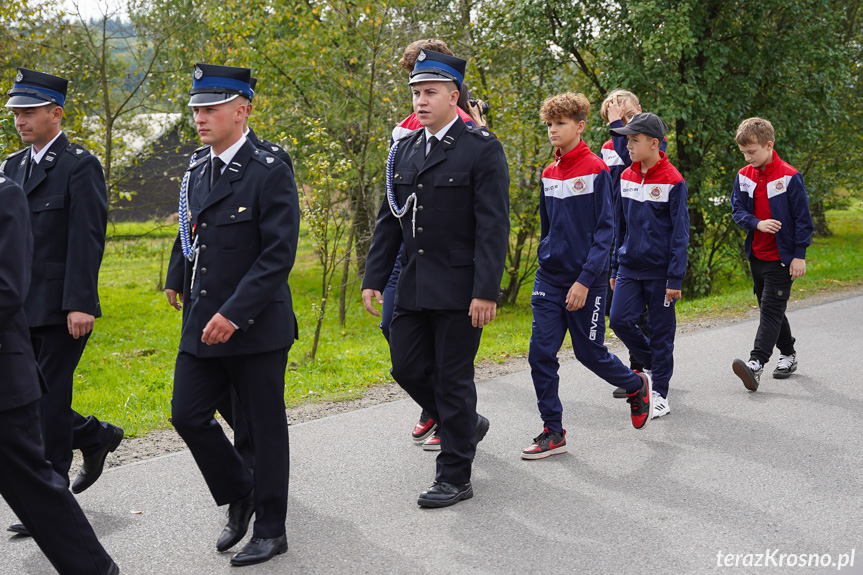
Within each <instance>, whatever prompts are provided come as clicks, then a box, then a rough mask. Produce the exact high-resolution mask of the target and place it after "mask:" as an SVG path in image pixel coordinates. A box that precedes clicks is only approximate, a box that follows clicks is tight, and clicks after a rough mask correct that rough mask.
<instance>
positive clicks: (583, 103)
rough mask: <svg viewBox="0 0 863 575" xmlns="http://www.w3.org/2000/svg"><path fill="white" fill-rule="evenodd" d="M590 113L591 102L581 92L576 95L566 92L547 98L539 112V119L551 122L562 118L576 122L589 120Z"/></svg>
mask: <svg viewBox="0 0 863 575" xmlns="http://www.w3.org/2000/svg"><path fill="white" fill-rule="evenodd" d="M589 113H590V101H589V100H588V99H587V97H586V96H585V95H584V94H582V93H581V92H579V93H577V94H574V93H572V92H565V93H563V94H557V95H556V96H551V97H550V98H546V99H545V101H543V103H542V108H540V110H539V119H540V120H542V121H543V122H551V121H554V120H558V119H560V118H572V119H573V120H575V121H576V122H581V121H582V120H585V121H586V120H587V115H588V114H589Z"/></svg>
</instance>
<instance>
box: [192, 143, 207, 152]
mask: <svg viewBox="0 0 863 575" xmlns="http://www.w3.org/2000/svg"><path fill="white" fill-rule="evenodd" d="M209 149H210V144H204V145H203V146H201V147H200V148H198V149H197V150H195V151H194V152H192V153H193V154H200V153H201V152H203V151H204V150H209Z"/></svg>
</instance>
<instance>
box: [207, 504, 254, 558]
mask: <svg viewBox="0 0 863 575" xmlns="http://www.w3.org/2000/svg"><path fill="white" fill-rule="evenodd" d="M254 513H255V490H254V489H253V490H252V491H250V492H249V494H248V495H246V496H245V497H243V498H242V499H240V500H239V501H234V502H233V503H231V504H230V505H229V506H228V524H227V525H225V529H224V530H223V531H222V534H221V535H219V541H218V542H216V549H217V550H218V551H220V552H221V551H227V550H228V549H230V548H231V547H233V546H234V545H236V544H237V543H239V542H240V540H241V539H242V538H243V537H245V536H246V532H247V531H248V530H249V521H251V519H252V515H253V514H254Z"/></svg>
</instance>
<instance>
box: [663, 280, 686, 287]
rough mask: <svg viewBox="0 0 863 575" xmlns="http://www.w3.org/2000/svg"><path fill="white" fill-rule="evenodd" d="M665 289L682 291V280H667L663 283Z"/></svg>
mask: <svg viewBox="0 0 863 575" xmlns="http://www.w3.org/2000/svg"><path fill="white" fill-rule="evenodd" d="M665 287H666V289H682V288H683V278H668V281H667V282H666V283H665Z"/></svg>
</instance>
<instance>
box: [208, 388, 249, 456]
mask: <svg viewBox="0 0 863 575" xmlns="http://www.w3.org/2000/svg"><path fill="white" fill-rule="evenodd" d="M216 409H218V410H219V413H220V414H221V415H222V419H224V420H225V423H227V424H228V425H229V426H230V427H231V429H233V430H234V448H235V449H236V450H237V452H238V453H239V454H240V457H242V458H243V461H245V462H246V467H248V468H249V469H254V468H255V450H254V448H253V447H252V438H251V437H249V430H248V428H247V427H246V418H245V417H243V410H242V409H240V399H239V398H238V397H237V392H236V391H234V388H233V387H231V388H230V389H229V390H228V393H226V394H225V397H224V398H223V399H222V401H220V402H219V405H218V407H217V408H216Z"/></svg>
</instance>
